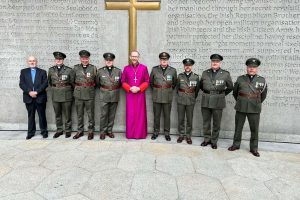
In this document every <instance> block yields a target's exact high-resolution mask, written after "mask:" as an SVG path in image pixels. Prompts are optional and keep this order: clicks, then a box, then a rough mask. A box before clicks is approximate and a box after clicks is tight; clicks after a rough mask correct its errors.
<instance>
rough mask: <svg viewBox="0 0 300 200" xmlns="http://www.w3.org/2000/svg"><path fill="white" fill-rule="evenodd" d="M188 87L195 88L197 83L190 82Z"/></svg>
mask: <svg viewBox="0 0 300 200" xmlns="http://www.w3.org/2000/svg"><path fill="white" fill-rule="evenodd" d="M189 86H190V87H196V86H197V81H190V83H189Z"/></svg>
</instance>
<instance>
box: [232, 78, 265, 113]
mask: <svg viewBox="0 0 300 200" xmlns="http://www.w3.org/2000/svg"><path fill="white" fill-rule="evenodd" d="M267 90H268V88H267V83H266V80H265V78H264V77H262V76H259V75H255V76H254V78H253V80H252V81H251V82H250V78H249V77H248V75H246V74H245V75H242V76H239V77H238V78H237V81H236V82H235V84H234V88H233V96H234V98H235V100H236V105H235V107H234V108H235V110H236V111H238V112H244V113H260V112H261V104H262V102H263V101H264V100H265V99H266V97H267Z"/></svg>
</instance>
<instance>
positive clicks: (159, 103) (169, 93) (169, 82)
mask: <svg viewBox="0 0 300 200" xmlns="http://www.w3.org/2000/svg"><path fill="white" fill-rule="evenodd" d="M159 59H160V65H158V66H155V67H153V68H152V71H151V74H150V86H151V88H152V90H153V93H152V99H153V112H154V132H153V135H152V137H151V139H152V140H155V139H156V138H157V137H158V134H159V131H160V116H161V111H163V118H164V134H165V138H166V140H167V141H171V137H170V121H171V120H170V115H171V108H172V100H173V89H174V88H175V86H176V82H177V71H176V69H175V68H173V67H171V66H169V59H170V55H169V54H168V53H167V52H162V53H160V54H159Z"/></svg>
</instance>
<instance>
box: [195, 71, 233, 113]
mask: <svg viewBox="0 0 300 200" xmlns="http://www.w3.org/2000/svg"><path fill="white" fill-rule="evenodd" d="M200 88H201V90H202V91H203V93H202V101H201V107H204V108H212V109H223V108H225V106H226V101H225V96H226V95H227V94H229V93H230V92H231V91H232V89H233V83H232V79H231V77H230V73H229V72H228V71H226V70H224V69H219V70H218V72H217V74H216V75H215V76H213V71H212V69H207V70H205V71H203V73H202V77H201V80H200Z"/></svg>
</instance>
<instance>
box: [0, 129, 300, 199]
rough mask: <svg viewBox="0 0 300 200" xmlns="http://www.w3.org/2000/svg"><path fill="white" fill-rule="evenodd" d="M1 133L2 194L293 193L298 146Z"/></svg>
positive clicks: (298, 172)
mask: <svg viewBox="0 0 300 200" xmlns="http://www.w3.org/2000/svg"><path fill="white" fill-rule="evenodd" d="M25 135H26V133H25V132H17V131H14V132H4V131H1V132H0V199H1V200H19V199H20V200H44V199H59V200H89V199H91V200H94V199H97V200H98V199H101V200H102V199H103V200H110V199H112V200H148V199H155V200H156V199H157V200H169V199H170V200H202V199H203V200H207V199H209V200H223V199H224V200H229V199H230V200H238V199H243V200H244V199H249V200H250V199H251V200H252V199H255V200H260V199H261V200H270V199H276V200H281V199H282V200H299V199H300V189H299V188H300V145H299V144H278V143H266V142H265V143H264V142H261V143H260V144H259V146H260V153H261V157H260V158H256V157H254V156H252V155H251V154H250V153H249V147H248V141H243V143H242V147H241V150H239V151H235V152H229V151H227V147H228V146H229V145H230V144H231V142H232V141H231V140H220V142H219V149H217V150H213V149H211V148H210V147H200V146H199V145H200V143H201V141H202V138H193V145H187V144H186V142H183V143H182V144H177V143H176V136H172V141H171V142H168V143H167V142H165V140H164V138H163V136H159V138H158V140H157V141H154V142H153V141H151V139H150V138H148V139H146V140H126V139H125V138H124V135H123V134H117V135H116V136H117V137H116V138H115V139H106V140H105V141H99V138H98V136H97V137H96V139H94V140H93V141H87V138H86V136H85V137H83V138H81V139H80V140H77V141H75V140H73V139H66V138H64V137H60V138H58V139H52V136H53V133H52V134H50V136H49V138H48V139H42V138H41V136H40V135H37V136H35V137H34V138H33V139H32V140H29V141H26V140H24V138H25Z"/></svg>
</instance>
